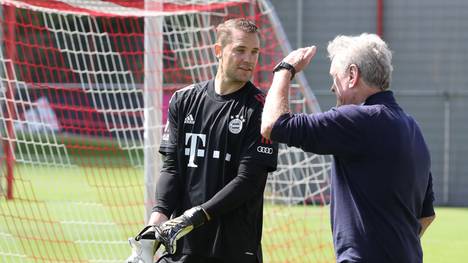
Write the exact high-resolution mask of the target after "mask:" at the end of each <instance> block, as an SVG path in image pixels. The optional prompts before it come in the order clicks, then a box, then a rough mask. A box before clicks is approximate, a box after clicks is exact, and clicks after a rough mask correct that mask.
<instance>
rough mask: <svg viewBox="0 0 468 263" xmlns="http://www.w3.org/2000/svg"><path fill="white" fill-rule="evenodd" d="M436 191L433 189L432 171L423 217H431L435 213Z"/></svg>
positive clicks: (423, 207)
mask: <svg viewBox="0 0 468 263" xmlns="http://www.w3.org/2000/svg"><path fill="white" fill-rule="evenodd" d="M433 203H434V191H433V189H432V173H430V174H429V181H428V184H427V190H426V195H425V197H424V202H423V206H422V211H421V217H429V216H433V215H434V214H435V212H434V205H433Z"/></svg>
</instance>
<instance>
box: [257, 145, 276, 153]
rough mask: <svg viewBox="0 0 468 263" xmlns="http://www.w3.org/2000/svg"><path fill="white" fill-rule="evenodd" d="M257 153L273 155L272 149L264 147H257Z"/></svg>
mask: <svg viewBox="0 0 468 263" xmlns="http://www.w3.org/2000/svg"><path fill="white" fill-rule="evenodd" d="M257 152H259V153H265V154H273V148H270V147H265V146H258V147H257Z"/></svg>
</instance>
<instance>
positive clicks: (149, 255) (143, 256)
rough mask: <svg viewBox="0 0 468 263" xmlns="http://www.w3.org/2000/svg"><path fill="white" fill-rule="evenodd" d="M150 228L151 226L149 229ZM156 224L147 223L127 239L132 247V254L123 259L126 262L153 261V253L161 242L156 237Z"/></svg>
mask: <svg viewBox="0 0 468 263" xmlns="http://www.w3.org/2000/svg"><path fill="white" fill-rule="evenodd" d="M150 228H153V229H151V230H150ZM154 228H156V226H153V225H149V226H146V227H145V228H143V230H141V231H140V233H138V235H136V237H132V238H129V239H128V243H129V244H130V246H131V247H132V254H131V255H130V256H129V257H128V258H127V260H126V261H125V262H126V263H153V262H154V254H155V253H156V250H158V248H159V246H160V245H161V243H160V242H159V241H158V240H157V239H156V236H155V230H154Z"/></svg>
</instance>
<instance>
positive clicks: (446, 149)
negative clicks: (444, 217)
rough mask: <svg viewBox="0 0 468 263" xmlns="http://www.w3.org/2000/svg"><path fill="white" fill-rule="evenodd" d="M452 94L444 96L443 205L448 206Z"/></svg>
mask: <svg viewBox="0 0 468 263" xmlns="http://www.w3.org/2000/svg"><path fill="white" fill-rule="evenodd" d="M450 108H451V107H450V94H449V93H445V94H444V173H443V184H442V185H443V190H442V193H443V198H442V200H443V203H444V204H448V202H449V193H450V188H449V184H450Z"/></svg>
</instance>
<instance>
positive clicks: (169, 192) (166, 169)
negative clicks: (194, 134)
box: [148, 153, 182, 225]
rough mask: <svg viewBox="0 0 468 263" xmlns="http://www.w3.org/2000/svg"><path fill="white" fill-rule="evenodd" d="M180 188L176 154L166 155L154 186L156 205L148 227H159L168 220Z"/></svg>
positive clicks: (176, 201)
mask: <svg viewBox="0 0 468 263" xmlns="http://www.w3.org/2000/svg"><path fill="white" fill-rule="evenodd" d="M181 187H182V186H181V178H180V175H179V172H178V169H177V157H176V154H175V153H168V154H166V155H165V158H164V162H163V167H162V168H161V174H160V176H159V179H158V182H157V184H156V196H155V197H156V205H155V206H154V207H153V210H152V212H153V213H152V214H151V217H150V219H149V221H148V225H159V224H161V223H163V222H164V221H167V220H168V218H169V217H170V216H171V214H172V212H173V211H174V209H175V208H176V206H177V204H178V202H179V196H180V192H181Z"/></svg>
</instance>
